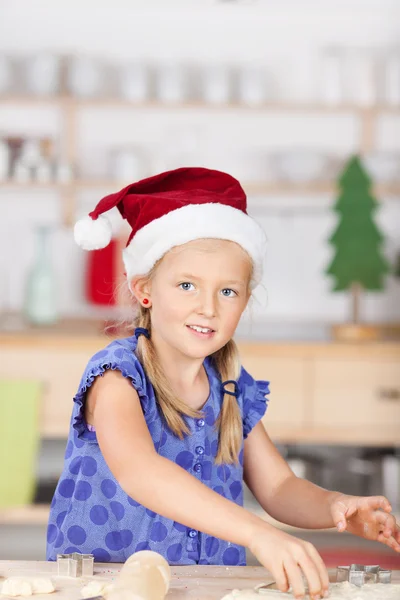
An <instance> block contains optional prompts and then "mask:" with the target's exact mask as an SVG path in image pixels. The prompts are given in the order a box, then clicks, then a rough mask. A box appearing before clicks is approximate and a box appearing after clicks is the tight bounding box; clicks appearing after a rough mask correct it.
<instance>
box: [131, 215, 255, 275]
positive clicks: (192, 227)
mask: <svg viewBox="0 0 400 600" xmlns="http://www.w3.org/2000/svg"><path fill="white" fill-rule="evenodd" d="M202 238H213V239H221V240H230V241H232V242H236V243H237V244H239V245H240V246H241V247H242V248H244V250H246V252H248V254H249V255H250V257H251V259H252V260H253V269H254V272H253V279H252V287H255V286H256V285H257V284H258V283H259V282H260V281H261V277H262V271H263V262H264V257H265V250H266V235H265V232H264V230H263V229H262V228H261V226H260V225H259V224H258V223H257V222H256V221H255V220H254V219H252V218H251V217H249V215H246V214H245V213H244V212H242V211H241V210H239V209H237V208H233V207H232V206H228V205H225V204H217V203H208V204H190V205H187V206H184V207H182V208H178V209H176V210H173V211H171V212H169V213H167V214H166V215H163V216H162V217H159V218H158V219H155V220H154V221H151V222H150V223H149V224H148V225H145V226H144V227H142V229H140V230H139V231H138V232H137V233H136V235H135V236H134V237H133V238H132V240H131V241H130V243H129V245H128V246H127V247H126V248H125V249H124V251H123V253H122V255H123V260H124V265H125V270H126V276H127V278H128V280H129V279H131V278H132V277H134V276H135V275H144V274H146V273H148V272H149V271H150V269H151V268H152V267H153V266H154V265H155V263H156V262H157V261H158V260H159V259H160V258H161V257H162V256H164V254H165V253H166V252H168V250H170V249H171V248H173V247H174V246H179V245H181V244H186V243H187V242H190V241H192V240H197V239H202Z"/></svg>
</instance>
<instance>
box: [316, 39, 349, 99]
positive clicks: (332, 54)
mask: <svg viewBox="0 0 400 600" xmlns="http://www.w3.org/2000/svg"><path fill="white" fill-rule="evenodd" d="M321 62H322V64H321V77H320V90H319V97H320V99H321V102H322V103H323V104H326V105H328V106H337V105H339V104H342V103H343V101H344V89H343V60H342V55H341V53H340V51H338V50H329V51H327V52H325V53H324V54H323V56H322V61H321Z"/></svg>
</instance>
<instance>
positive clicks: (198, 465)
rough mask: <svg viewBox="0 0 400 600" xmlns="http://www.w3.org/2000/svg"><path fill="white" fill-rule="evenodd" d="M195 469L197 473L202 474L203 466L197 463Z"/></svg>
mask: <svg viewBox="0 0 400 600" xmlns="http://www.w3.org/2000/svg"><path fill="white" fill-rule="evenodd" d="M193 468H194V470H195V471H196V473H200V471H201V464H200V463H196V464H195V465H194V467H193Z"/></svg>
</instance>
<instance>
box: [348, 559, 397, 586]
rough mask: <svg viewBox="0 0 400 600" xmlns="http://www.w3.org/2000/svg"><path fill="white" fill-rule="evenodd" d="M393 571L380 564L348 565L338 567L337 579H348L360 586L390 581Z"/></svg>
mask: <svg viewBox="0 0 400 600" xmlns="http://www.w3.org/2000/svg"><path fill="white" fill-rule="evenodd" d="M391 579H392V571H390V570H389V569H381V568H380V566H379V565H356V564H352V565H348V566H344V567H343V566H342V567H337V568H336V581H337V583H340V582H342V581H348V582H349V583H353V584H354V585H357V586H358V587H361V586H362V585H364V584H366V583H390V582H391Z"/></svg>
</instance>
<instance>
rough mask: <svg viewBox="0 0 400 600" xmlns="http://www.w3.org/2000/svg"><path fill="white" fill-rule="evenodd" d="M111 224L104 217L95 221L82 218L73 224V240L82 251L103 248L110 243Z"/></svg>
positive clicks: (101, 216)
mask: <svg viewBox="0 0 400 600" xmlns="http://www.w3.org/2000/svg"><path fill="white" fill-rule="evenodd" d="M111 235H112V230H111V223H110V221H109V220H108V219H107V217H105V216H104V215H100V216H99V217H98V218H97V219H92V218H91V217H84V218H83V219H80V221H78V222H77V223H75V227H74V238H75V241H76V243H77V244H78V246H80V247H81V248H83V249H84V250H98V249H99V248H105V247H106V246H108V244H109V243H110V241H111Z"/></svg>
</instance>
